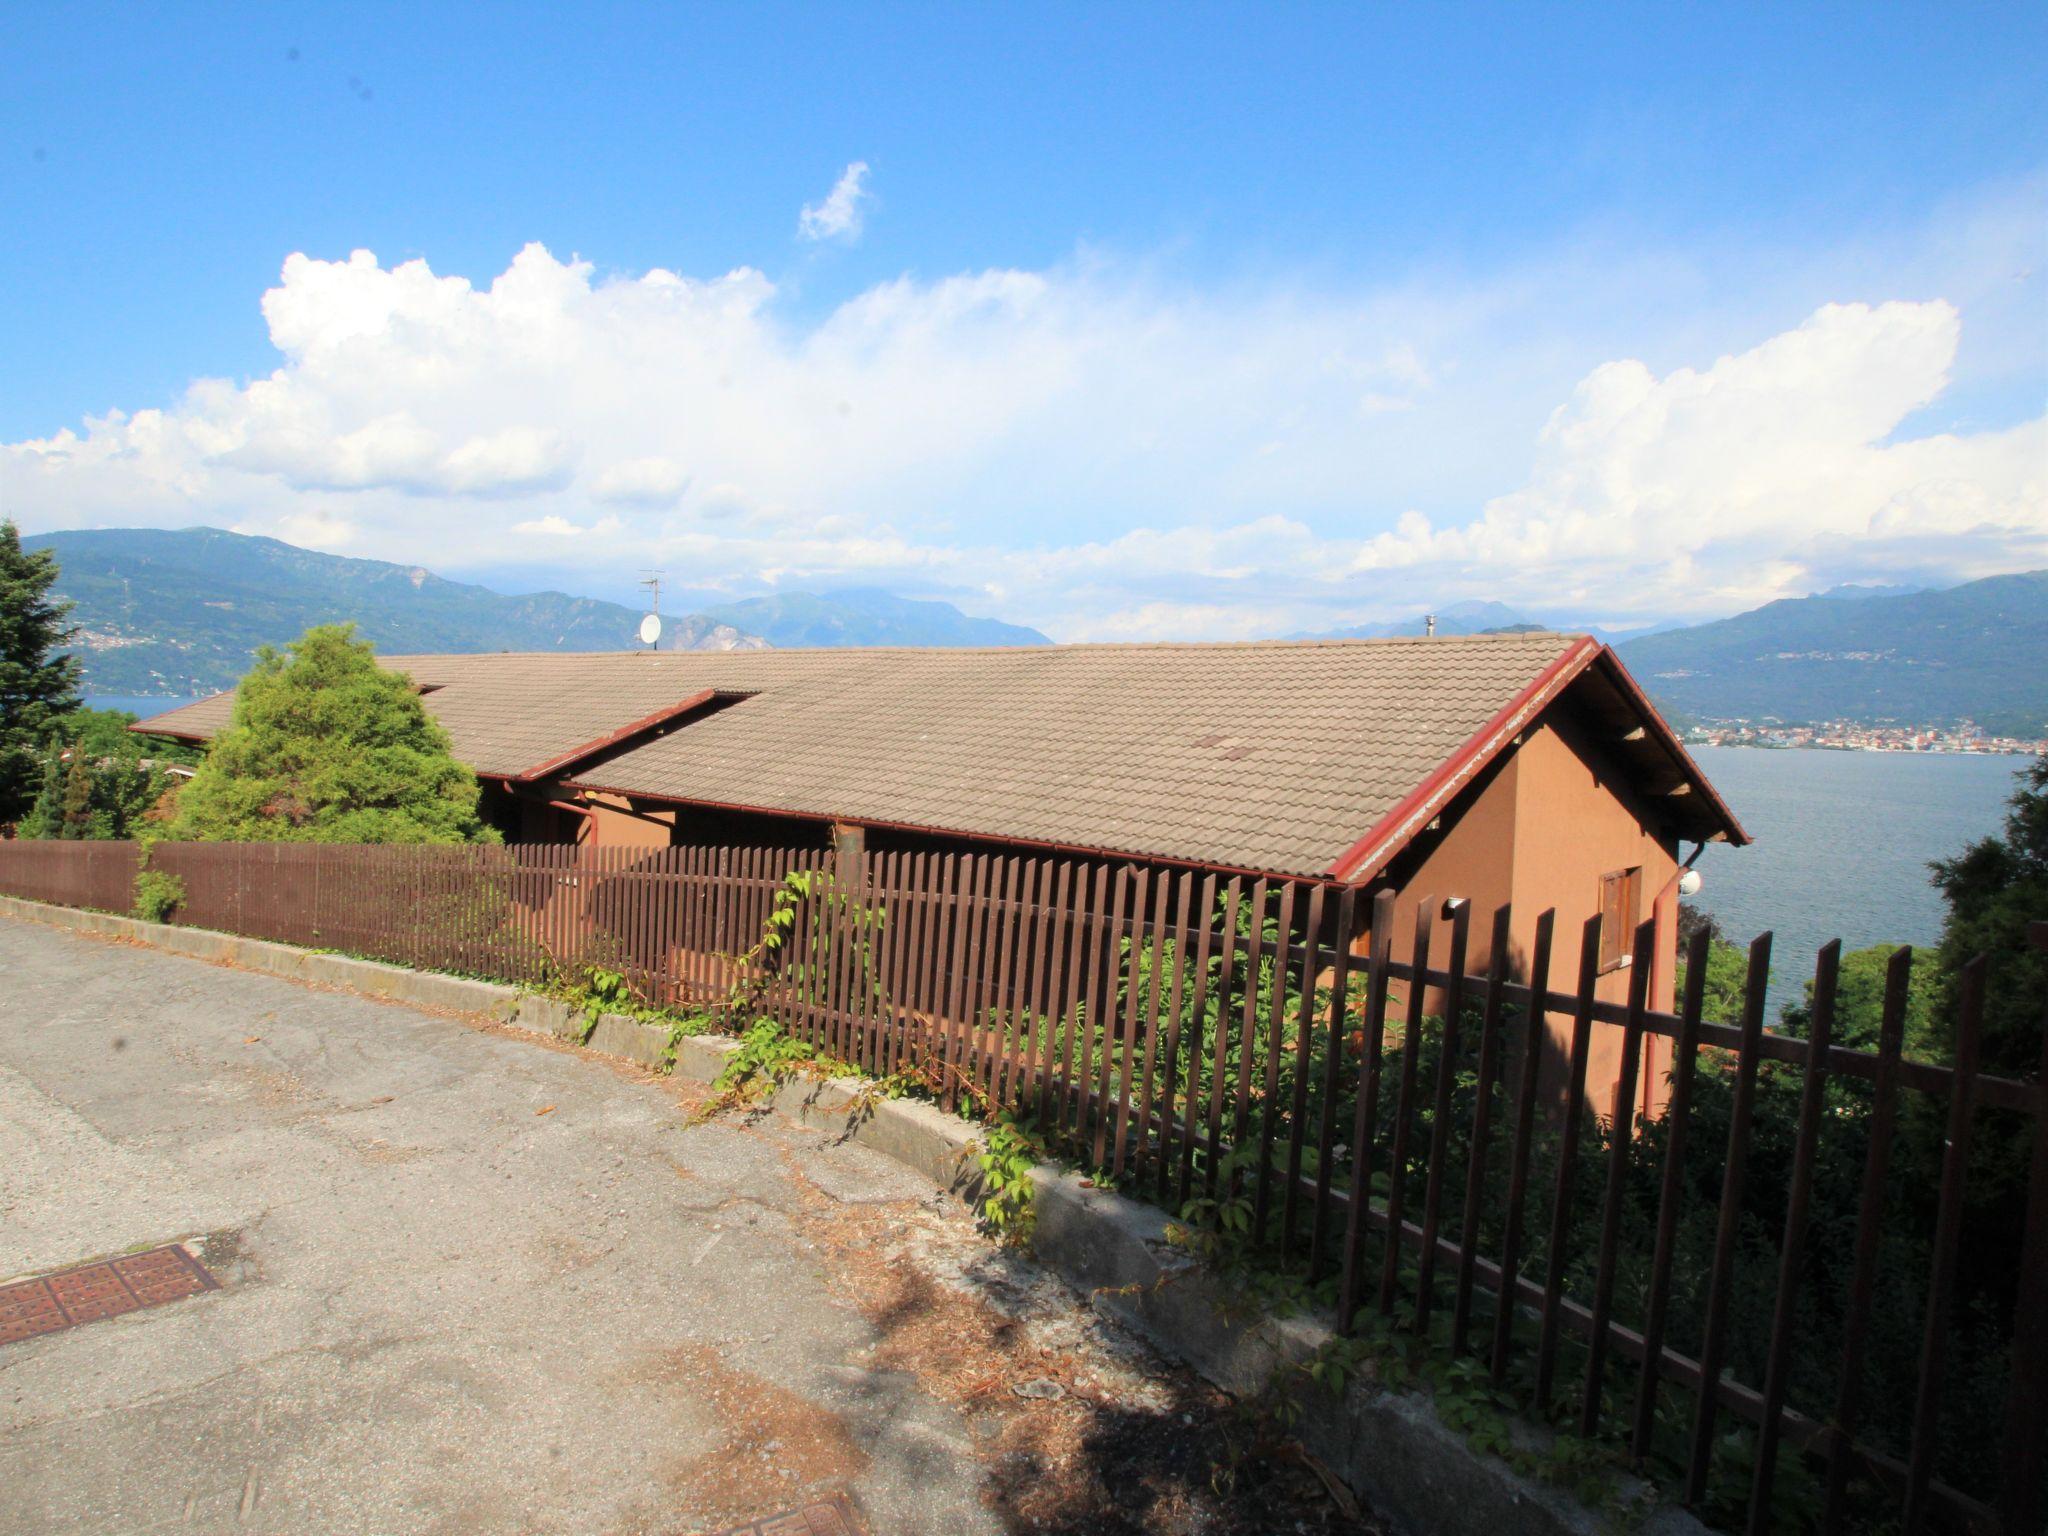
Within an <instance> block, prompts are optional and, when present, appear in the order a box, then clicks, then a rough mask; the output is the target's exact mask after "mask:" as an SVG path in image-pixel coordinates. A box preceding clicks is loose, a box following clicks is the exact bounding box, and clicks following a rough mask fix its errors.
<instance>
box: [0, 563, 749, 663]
mask: <svg viewBox="0 0 2048 1536" xmlns="http://www.w3.org/2000/svg"><path fill="white" fill-rule="evenodd" d="M22 543H23V544H25V545H26V546H27V547H29V548H31V549H53V550H55V551H56V553H57V560H58V564H59V567H60V570H61V574H60V575H59V577H58V580H57V592H58V593H59V594H60V595H61V596H63V597H67V598H70V599H71V600H72V601H73V602H74V603H76V604H77V607H76V608H75V609H74V610H73V612H72V616H71V618H72V622H73V623H74V624H76V625H78V626H79V634H78V637H77V639H76V640H75V641H74V642H73V644H74V647H75V648H76V650H77V653H78V655H79V657H80V659H81V660H82V661H83V662H84V663H85V684H86V689H87V691H88V692H91V693H97V694H137V695H141V694H172V695H189V694H202V693H211V692H214V691H216V690H218V689H222V688H229V687H232V686H233V685H234V683H235V681H236V680H237V679H238V678H239V677H241V675H242V674H243V673H244V672H246V671H247V670H248V669H249V660H250V657H251V656H252V655H253V654H254V653H255V651H256V648H257V647H258V646H261V645H265V644H272V645H274V644H280V643H282V642H284V641H287V640H292V639H296V638H297V637H298V636H299V635H300V634H302V633H304V631H305V630H306V628H307V627H308V626H309V625H313V624H327V623H333V622H336V621H339V620H344V619H352V620H354V621H355V623H356V625H357V626H358V628H359V629H360V630H361V632H362V634H363V636H364V637H365V638H366V639H369V640H371V641H374V642H375V644H376V646H377V648H378V649H379V650H381V651H501V650H511V651H608V650H623V649H626V648H628V647H630V646H632V645H633V644H634V643H635V632H636V631H637V629H638V628H639V624H640V618H641V615H640V611H639V610H638V609H635V608H627V607H623V606H621V605H620V604H618V603H606V602H599V601H598V600H596V599H594V598H588V597H569V596H567V595H565V594H563V593H560V592H533V593H528V594H526V595H524V596H520V597H508V596H506V595H505V594H503V593H500V592H493V591H491V590H489V589H488V588H485V587H476V586H469V585H466V584H464V583H462V582H455V581H444V580H442V579H441V578H440V577H439V576H436V575H434V574H433V573H432V572H430V571H425V570H421V569H420V568H419V567H417V566H404V565H392V564H390V563H388V562H386V561H383V560H353V559H349V558H346V557H344V556H341V555H323V554H318V553H315V552H314V551H312V550H308V549H300V548H298V547H297V546H295V545H291V544H285V543H281V542H280V541H278V540H276V539H265V538H255V537H251V536H250V535H247V534H240V533H228V532H226V531H224V530H222V529H219V528H185V529H179V530H177V531H167V530H162V529H150V528H118V529H98V530H92V531H87V532H77V533H46V534H38V535H35V536H33V537H30V538H26V539H23V540H22ZM665 622H666V630H667V632H666V633H665V634H664V635H663V637H662V648H663V649H665V650H666V649H674V648H681V649H688V650H700V649H701V650H732V649H736V648H747V647H758V646H759V645H761V644H762V643H763V642H761V641H760V640H758V639H755V638H754V637H752V636H751V635H749V634H747V633H745V632H743V631H741V630H738V629H735V628H733V627H731V626H729V625H725V624H721V623H720V622H719V621H717V620H714V619H710V618H706V617H705V616H703V615H701V614H699V615H692V616H689V617H686V618H681V619H669V620H667V621H665Z"/></svg>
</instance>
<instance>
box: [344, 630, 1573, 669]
mask: <svg viewBox="0 0 2048 1536" xmlns="http://www.w3.org/2000/svg"><path fill="white" fill-rule="evenodd" d="M1591 638H1592V636H1591V635H1589V634H1587V633H1585V632H1584V631H1583V630H1569V629H1534V630H1518V631H1516V632H1514V633H1512V634H1497V635H1486V634H1481V635H1370V636H1358V637H1352V638H1343V639H1332V638H1324V639H1315V640H1284V639H1266V640H1071V641H1065V642H1054V643H1053V644H1050V645H778V646H773V647H770V648H769V649H767V650H760V651H696V650H692V651H647V650H638V649H631V648H629V649H626V650H618V651H402V652H392V653H390V654H388V655H381V656H379V657H378V660H380V661H469V660H477V661H486V660H500V661H590V660H595V659H597V658H600V657H609V658H619V657H626V656H642V657H646V658H648V659H649V660H652V661H681V660H683V659H685V658H689V659H693V660H702V659H707V658H712V657H721V656H730V657H744V658H747V659H749V660H755V661H758V660H761V659H763V658H766V657H775V656H849V655H851V656H1036V655H1043V654H1045V653H1047V652H1060V653H1072V652H1078V651H1090V652H1095V651H1125V652H1129V651H1313V650H1365V649H1370V648H1373V647H1378V646H1387V647H1400V646H1417V645H1432V646H1444V645H1504V644H1509V643H1512V642H1515V641H1537V640H1574V641H1576V640H1589V639H1591Z"/></svg>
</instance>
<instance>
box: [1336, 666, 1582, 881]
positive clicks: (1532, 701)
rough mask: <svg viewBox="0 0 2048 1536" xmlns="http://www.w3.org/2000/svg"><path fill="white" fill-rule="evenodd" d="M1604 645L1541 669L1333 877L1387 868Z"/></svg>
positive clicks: (1339, 862) (1343, 857)
mask: <svg viewBox="0 0 2048 1536" xmlns="http://www.w3.org/2000/svg"><path fill="white" fill-rule="evenodd" d="M1603 649H1605V647H1603V646H1602V645H1601V644H1600V642H1599V641H1597V640H1593V639H1584V640H1580V641H1579V642H1577V643H1576V644H1575V645H1573V646H1571V647H1570V648H1569V649H1567V650H1566V651H1565V652H1564V653H1563V654H1562V655H1560V656H1559V657H1558V658H1557V659H1556V660H1555V661H1553V662H1551V663H1550V665H1549V666H1547V667H1545V668H1544V669H1543V670H1542V671H1541V672H1539V673H1537V674H1536V676H1535V678H1534V679H1533V680H1532V681H1531V682H1530V683H1529V685H1528V686H1527V687H1526V688H1524V689H1523V690H1522V691H1521V692H1520V693H1518V694H1516V695H1515V696H1514V697H1513V698H1512V699H1510V700H1509V701H1508V703H1507V706H1506V707H1505V708H1504V709H1502V710H1501V711H1500V713H1499V714H1497V715H1495V716H1494V717H1493V718H1492V719H1491V720H1489V721H1487V722H1486V724H1484V725H1483V726H1481V727H1480V728H1479V730H1478V731H1477V732H1476V733H1474V735H1473V736H1472V737H1471V738H1470V739H1469V740H1468V741H1467V742H1466V743H1465V744H1464V745H1463V746H1462V747H1460V748H1458V750H1457V751H1456V752H1453V753H1452V754H1451V755H1450V757H1449V758H1447V759H1446V760H1445V761H1444V762H1443V763H1441V764H1440V765H1438V767H1437V769H1436V771H1435V772H1433V773H1431V774H1430V776H1429V777H1428V778H1426V779H1424V780H1423V781H1422V782H1421V783H1420V784H1418V785H1416V786H1415V788H1414V789H1412V790H1410V791H1409V792H1408V794H1407V795H1406V796H1404V797H1403V798H1402V799H1401V801H1400V802H1399V803H1398V804H1396V805H1395V807H1394V808H1393V809H1392V810H1391V811H1389V812H1387V814H1386V815H1384V816H1382V817H1381V818H1380V819H1379V822H1378V824H1377V825H1376V826H1374V827H1373V829H1372V830H1371V831H1370V832H1368V833H1366V834H1365V836H1363V837H1361V838H1360V839H1359V840H1358V841H1357V842H1355V843H1353V844H1352V845H1351V846H1350V847H1349V848H1347V849H1345V850H1344V852H1343V853H1342V854H1340V855H1339V856H1338V857H1337V859H1336V861H1335V862H1334V863H1332V864H1331V865H1330V867H1329V870H1328V871H1327V874H1328V876H1329V878H1330V879H1333V880H1341V881H1344V882H1345V883H1346V884H1351V885H1360V884H1363V883H1364V882H1365V881H1367V880H1370V879H1371V878H1372V877H1373V876H1374V875H1376V874H1378V873H1379V872H1380V871H1381V870H1382V869H1384V868H1385V867H1386V866H1387V863H1388V861H1389V860H1391V859H1392V858H1393V857H1394V855H1395V854H1397V853H1399V852H1400V851H1401V850H1402V849H1403V848H1405V847H1407V846H1408V844H1409V842H1410V841H1411V840H1412V839H1413V838H1414V837H1415V834H1416V833H1418V832H1420V831H1421V830H1422V829H1423V828H1424V827H1426V826H1428V825H1429V823H1430V821H1431V820H1432V819H1434V818H1435V816H1436V814H1437V812H1438V811H1441V810H1442V809H1443V808H1444V806H1445V805H1446V804H1447V803H1448V802H1449V801H1450V799H1451V797H1452V796H1453V795H1455V794H1457V792H1458V791H1459V790H1461V789H1463V788H1464V787H1465V786H1466V785H1467V784H1468V783H1470V782H1471V780H1472V778H1473V776H1474V775H1475V774H1477V773H1478V772H1479V771H1480V770H1481V769H1483V768H1484V767H1485V766H1486V765H1487V764H1488V763H1490V762H1492V761H1493V760H1494V758H1496V757H1498V756H1499V755H1500V752H1501V749H1502V748H1503V747H1505V746H1506V745H1507V744H1508V743H1509V742H1510V741H1512V740H1513V739H1514V738H1515V736H1516V735H1517V734H1519V733H1520V731H1521V729H1522V727H1524V726H1525V725H1527V724H1529V722H1530V721H1532V720H1534V719H1535V718H1536V716H1537V715H1538V714H1540V713H1542V711H1543V707H1544V706H1545V705H1547V704H1548V703H1549V702H1550V701H1551V700H1552V699H1554V698H1556V697H1557V696H1558V694H1559V693H1561V692H1563V691H1564V687H1565V685H1566V684H1567V683H1569V682H1570V681H1571V680H1572V679H1573V678H1575V677H1577V676H1578V675H1579V674H1580V673H1581V672H1583V671H1585V670H1586V668H1587V667H1588V666H1590V665H1591V664H1592V662H1593V658H1594V657H1596V656H1598V655H1599V654H1600V652H1601V651H1602V650H1603Z"/></svg>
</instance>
